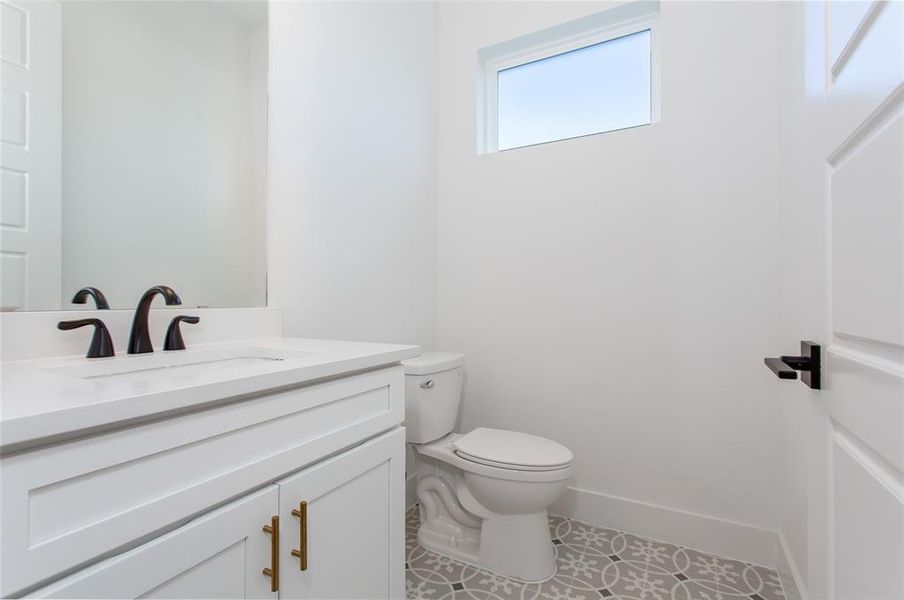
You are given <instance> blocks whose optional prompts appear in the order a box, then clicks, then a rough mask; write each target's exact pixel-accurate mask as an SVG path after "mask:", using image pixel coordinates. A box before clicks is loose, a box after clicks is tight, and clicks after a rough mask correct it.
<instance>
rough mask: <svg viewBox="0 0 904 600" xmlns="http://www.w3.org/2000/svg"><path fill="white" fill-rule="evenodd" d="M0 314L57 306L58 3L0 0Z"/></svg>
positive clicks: (58, 233) (59, 97) (59, 94)
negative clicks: (0, 116)
mask: <svg viewBox="0 0 904 600" xmlns="http://www.w3.org/2000/svg"><path fill="white" fill-rule="evenodd" d="M0 25H2V33H3V36H2V41H0V47H2V50H0V88H2V90H0V91H2V98H0V112H2V124H0V139H2V142H0V308H2V309H4V310H16V309H20V310H21V309H25V308H27V309H30V310H31V309H55V310H59V308H60V298H61V296H60V265H61V254H60V252H61V250H60V239H61V237H60V227H61V222H60V219H61V210H60V178H61V173H60V151H61V150H60V138H61V73H60V70H61V62H62V57H61V38H60V5H59V3H58V2H55V1H53V0H30V1H28V2H22V1H19V2H9V1H7V0H0Z"/></svg>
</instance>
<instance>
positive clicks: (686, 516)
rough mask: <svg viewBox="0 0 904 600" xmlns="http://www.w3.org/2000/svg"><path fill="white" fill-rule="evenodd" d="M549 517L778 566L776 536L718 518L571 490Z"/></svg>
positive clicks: (754, 527)
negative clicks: (557, 517) (566, 519)
mask: <svg viewBox="0 0 904 600" xmlns="http://www.w3.org/2000/svg"><path fill="white" fill-rule="evenodd" d="M549 512H550V513H552V514H557V515H561V516H564V517H569V518H573V519H576V520H578V521H584V522H585V523H589V524H591V525H597V526H600V527H610V528H612V529H618V530H621V531H626V532H630V533H635V534H637V535H640V536H643V537H648V538H653V539H659V540H662V541H664V542H671V543H673V544H678V545H681V546H686V547H688V548H694V549H696V550H700V551H702V552H708V553H711V554H718V555H720V556H725V557H728V558H734V559H736V560H741V561H744V562H748V563H753V564H756V565H762V566H764V567H770V568H776V567H777V566H778V562H779V561H778V549H779V540H778V537H777V534H776V533H775V532H774V531H769V530H768V529H763V528H760V527H756V526H754V525H748V524H745V523H738V522H735V521H730V520H727V519H721V518H718V517H711V516H707V515H701V514H696V513H692V512H688V511H684V510H678V509H675V508H669V507H666V506H658V505H655V504H649V503H647V502H641V501H639V500H632V499H630V498H620V497H618V496H611V495H609V494H603V493H600V492H594V491H591V490H584V489H580V488H573V487H569V488H568V489H567V490H566V491H565V493H564V494H563V495H562V497H561V498H559V500H557V501H556V502H555V503H554V504H553V505H552V506H551V507H550V510H549Z"/></svg>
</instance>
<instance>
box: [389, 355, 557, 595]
mask: <svg viewBox="0 0 904 600" xmlns="http://www.w3.org/2000/svg"><path fill="white" fill-rule="evenodd" d="M402 364H403V365H404V367H405V427H406V429H407V437H408V441H409V442H410V443H412V444H414V445H415V450H416V452H417V462H418V467H417V497H418V501H419V502H420V511H421V526H420V529H419V530H418V542H419V543H420V544H421V546H423V547H425V548H427V549H428V550H431V551H433V552H437V553H439V554H444V555H447V556H450V557H452V558H455V559H458V560H461V561H464V562H468V563H471V564H474V565H476V566H479V567H482V568H485V569H488V570H490V571H493V572H494V573H497V574H500V575H505V576H507V577H512V578H515V579H520V580H522V581H543V580H545V579H549V578H550V577H552V576H553V575H555V572H556V561H555V550H554V549H553V545H552V540H551V539H550V535H549V528H548V525H547V515H546V508H547V507H548V506H549V505H550V504H551V503H552V502H553V501H554V500H555V499H556V498H557V497H558V496H559V495H560V494H561V493H562V491H563V490H564V489H565V486H566V484H567V483H568V480H569V478H570V477H571V471H572V460H573V459H574V455H573V454H572V453H571V451H570V450H569V449H568V448H566V447H565V446H563V445H561V444H559V443H557V442H554V441H551V440H547V439H545V438H542V437H538V436H535V435H528V434H526V433H518V432H516V431H506V430H504V429H489V428H486V427H480V428H477V429H475V430H473V431H471V432H470V433H466V434H459V433H452V430H453V429H454V428H455V421H456V419H457V417H458V407H459V404H460V402H461V384H462V365H463V364H464V356H463V355H462V354H453V353H448V352H431V353H425V354H422V355H421V356H419V357H418V358H413V359H410V360H406V361H404V362H403V363H402Z"/></svg>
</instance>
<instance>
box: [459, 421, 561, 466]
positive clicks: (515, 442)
mask: <svg viewBox="0 0 904 600" xmlns="http://www.w3.org/2000/svg"><path fill="white" fill-rule="evenodd" d="M452 447H453V448H454V450H455V454H456V455H458V456H459V457H460V458H462V459H464V460H468V461H471V462H475V463H478V464H481V465H486V466H489V467H495V468H499V469H509V470H515V471H557V470H561V469H564V468H567V467H569V466H570V465H571V462H572V461H573V460H574V455H573V454H572V453H571V450H569V449H568V448H566V447H565V446H563V445H562V444H559V443H558V442H554V441H552V440H548V439H546V438H543V437H540V436H536V435H530V434H527V433H521V432H519V431H508V430H506V429H492V428H489V427H478V428H477V429H474V430H473V431H471V432H470V433H467V434H465V435H463V436H461V437H459V438H457V439H455V440H454V441H453V442H452Z"/></svg>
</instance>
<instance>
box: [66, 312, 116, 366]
mask: <svg viewBox="0 0 904 600" xmlns="http://www.w3.org/2000/svg"><path fill="white" fill-rule="evenodd" d="M86 325H94V336H93V337H92V338H91V346H89V347H88V354H87V356H88V358H108V357H110V356H115V355H116V352H115V351H114V350H113V340H112V339H111V338H110V332H109V331H107V326H106V325H104V322H103V321H101V320H100V319H77V320H75V321H60V322H59V323H57V329H60V330H62V331H69V330H70V329H78V328H79V327H84V326H86Z"/></svg>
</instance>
